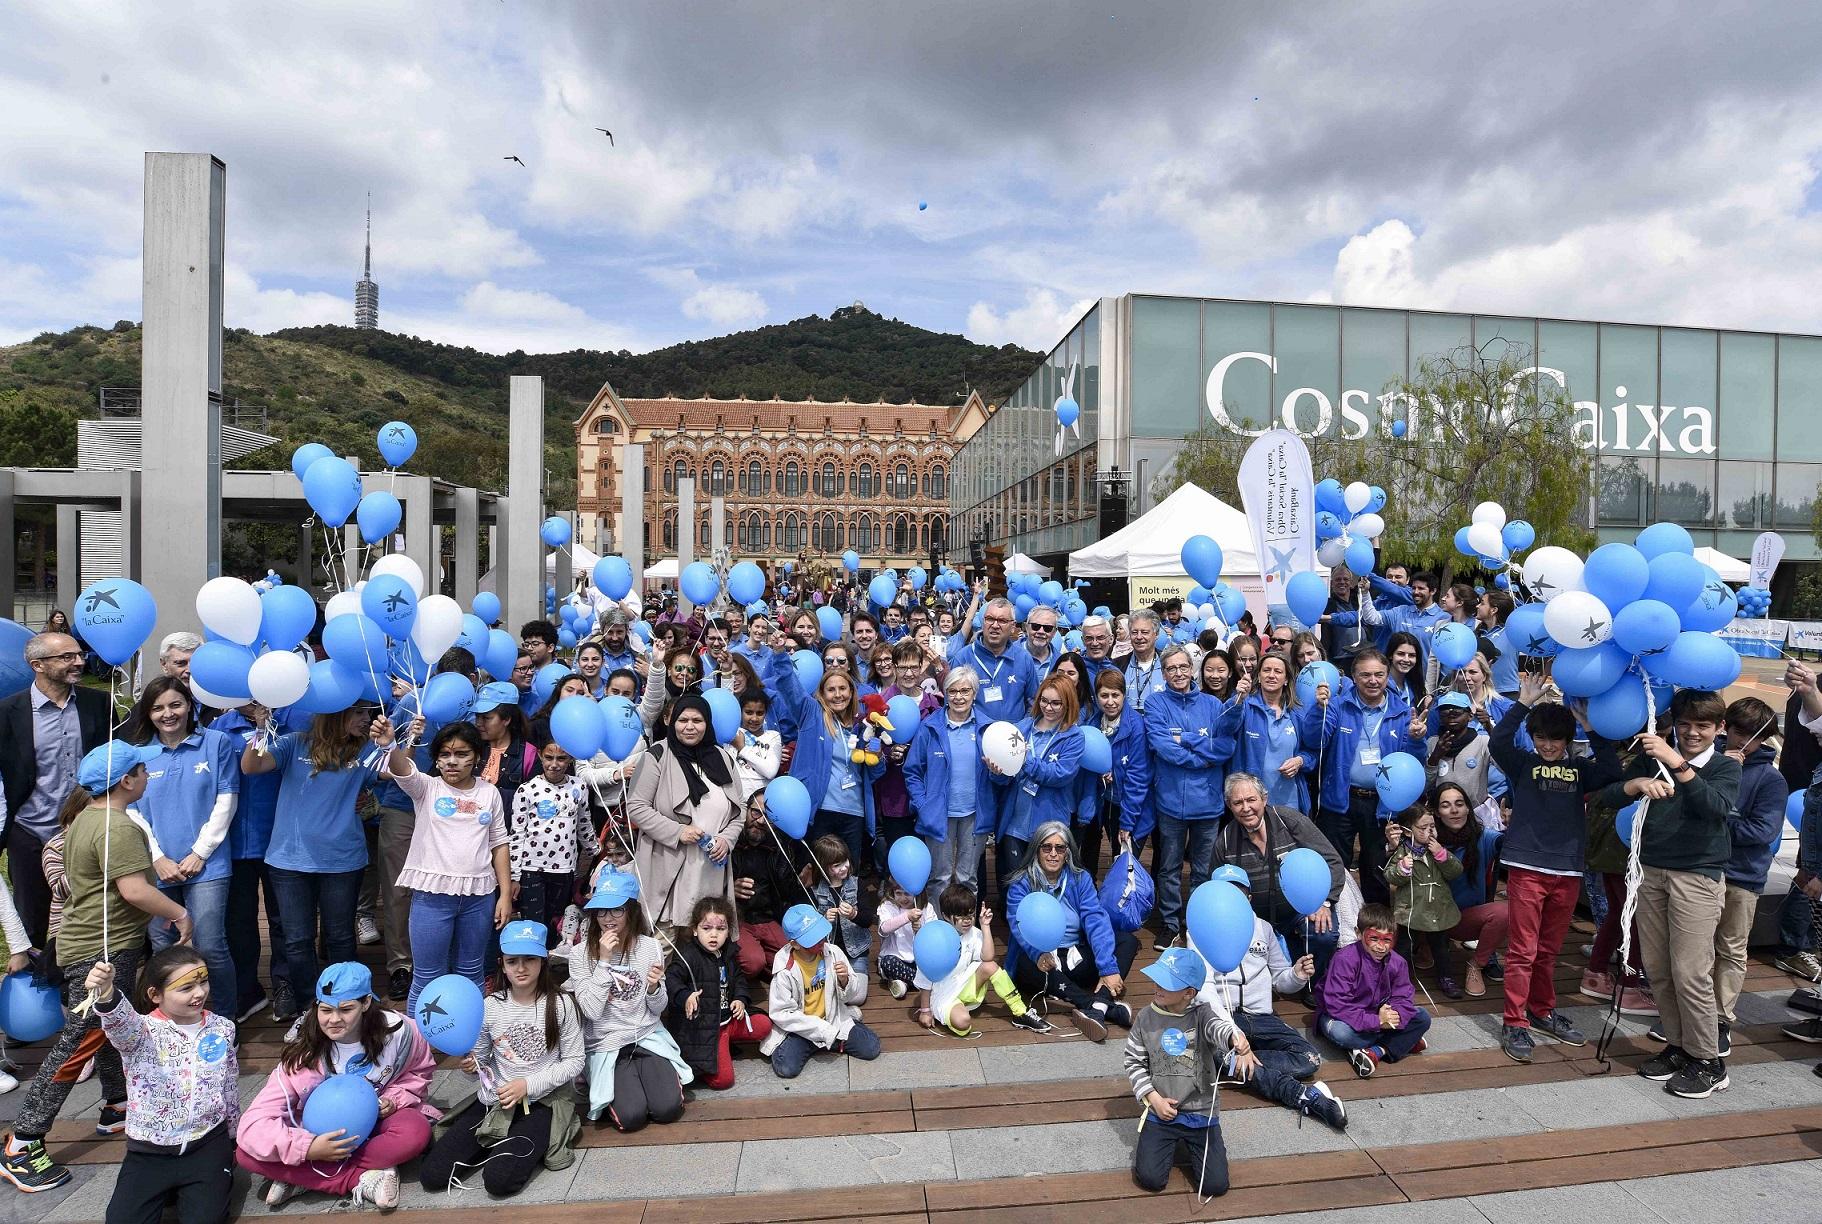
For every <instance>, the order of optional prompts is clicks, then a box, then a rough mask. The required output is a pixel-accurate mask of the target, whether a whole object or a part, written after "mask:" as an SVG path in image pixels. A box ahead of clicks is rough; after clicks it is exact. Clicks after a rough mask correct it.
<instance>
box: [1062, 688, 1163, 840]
mask: <svg viewBox="0 0 1822 1224" xmlns="http://www.w3.org/2000/svg"><path fill="white" fill-rule="evenodd" d="M1082 725H1083V726H1084V727H1093V728H1095V729H1096V730H1099V729H1100V726H1101V712H1100V711H1099V710H1093V711H1091V712H1090V714H1089V716H1086V717H1084V718H1083V719H1082ZM1107 743H1108V746H1109V747H1110V748H1112V749H1113V784H1112V785H1111V786H1106V785H1103V784H1102V782H1101V778H1100V775H1098V774H1091V773H1089V772H1088V771H1087V770H1086V769H1084V770H1083V771H1082V772H1081V774H1080V775H1079V777H1078V778H1077V782H1076V787H1077V792H1078V804H1077V807H1076V818H1075V822H1076V824H1077V825H1078V826H1080V825H1085V824H1087V823H1089V822H1090V821H1092V820H1094V819H1095V818H1096V817H1097V816H1099V815H1100V811H1101V797H1102V796H1103V794H1105V795H1106V796H1107V797H1108V798H1111V799H1112V800H1113V801H1114V802H1115V803H1117V804H1119V806H1120V831H1121V832H1123V833H1130V834H1131V835H1132V836H1133V837H1135V838H1139V837H1149V836H1150V835H1151V831H1152V830H1153V829H1154V828H1156V827H1157V824H1158V820H1157V817H1156V816H1155V815H1153V813H1152V810H1151V748H1150V746H1149V745H1148V744H1147V743H1146V741H1145V720H1144V719H1143V718H1141V717H1139V712H1138V711H1137V710H1135V709H1133V708H1132V707H1131V706H1125V707H1123V708H1122V709H1121V710H1120V725H1119V727H1118V728H1116V729H1115V731H1114V733H1113V734H1112V735H1111V736H1109V737H1108V739H1107Z"/></svg>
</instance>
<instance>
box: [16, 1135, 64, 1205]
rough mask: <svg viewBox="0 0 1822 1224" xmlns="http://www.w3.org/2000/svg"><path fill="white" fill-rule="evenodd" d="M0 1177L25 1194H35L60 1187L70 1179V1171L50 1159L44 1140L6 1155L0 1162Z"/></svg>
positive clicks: (33, 1142) (36, 1141) (33, 1141)
mask: <svg viewBox="0 0 1822 1224" xmlns="http://www.w3.org/2000/svg"><path fill="white" fill-rule="evenodd" d="M0 1177H4V1178H6V1180H7V1181H9V1182H12V1183H13V1185H14V1186H16V1187H18V1188H19V1189H20V1190H23V1191H24V1192H25V1193H27V1194H37V1193H39V1192H40V1191H43V1190H55V1189H56V1188H57V1187H58V1186H61V1185H62V1184H63V1183H64V1182H66V1181H68V1180H69V1179H70V1171H69V1170H68V1169H66V1168H64V1167H63V1166H62V1165H60V1164H58V1163H57V1162H56V1161H54V1160H52V1159H51V1157H50V1153H49V1152H46V1151H45V1150H44V1140H42V1139H33V1140H32V1141H31V1142H29V1143H27V1144H26V1145H25V1147H24V1149H23V1150H21V1151H18V1152H12V1151H9V1152H7V1153H6V1158H5V1159H4V1160H0Z"/></svg>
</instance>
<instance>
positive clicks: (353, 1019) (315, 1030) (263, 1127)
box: [235, 961, 438, 1211]
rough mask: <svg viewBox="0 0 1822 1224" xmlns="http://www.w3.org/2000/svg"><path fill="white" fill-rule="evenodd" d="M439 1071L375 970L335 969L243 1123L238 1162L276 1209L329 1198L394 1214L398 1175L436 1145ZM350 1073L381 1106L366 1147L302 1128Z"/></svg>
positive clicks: (321, 981) (321, 982)
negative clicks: (307, 1194) (316, 1196)
mask: <svg viewBox="0 0 1822 1224" xmlns="http://www.w3.org/2000/svg"><path fill="white" fill-rule="evenodd" d="M435 1070H436V1055H435V1054H434V1053H433V1052H432V1051H431V1049H430V1044H429V1043H428V1042H427V1041H425V1040H424V1035H423V1034H422V1033H420V1032H419V1031H418V1026H417V1025H416V1024H415V1023H414V1022H413V1021H412V1020H411V1019H410V1018H409V1017H406V1016H403V1015H400V1014H399V1013H397V1012H391V1011H387V1010H386V1009H385V1008H384V1007H381V1006H380V1001H379V999H377V998H375V997H374V994H373V977H372V975H371V974H370V973H368V971H367V967H366V966H365V965H362V964H358V963H356V962H353V961H344V962H342V963H341V964H339V965H330V966H329V967H328V968H327V969H325V970H323V972H322V976H321V977H319V978H317V981H316V1006H315V1007H313V1008H311V1009H310V1010H309V1011H307V1012H305V1013H304V1015H303V1018H302V1019H300V1020H299V1021H298V1023H297V1027H296V1028H294V1029H293V1030H292V1031H291V1036H290V1037H289V1038H288V1039H287V1040H286V1042H285V1049H284V1053H283V1054H282V1055H280V1057H279V1061H278V1066H277V1067H276V1068H274V1069H273V1071H272V1075H271V1078H269V1079H267V1080H266V1084H265V1087H263V1088H261V1089H260V1090H259V1095H258V1096H256V1097H254V1098H253V1103H252V1104H250V1105H248V1106H247V1110H246V1113H245V1114H244V1115H242V1117H241V1120H240V1134H239V1137H238V1138H239V1148H238V1151H237V1152H236V1154H235V1155H236V1159H238V1160H239V1161H240V1166H241V1168H243V1169H246V1170H248V1171H249V1172H252V1173H257V1174H259V1175H261V1176H263V1177H265V1178H267V1179H268V1180H269V1181H270V1183H271V1184H270V1185H269V1186H267V1187H266V1191H265V1200H266V1205H267V1206H268V1207H277V1206H279V1205H280V1204H282V1203H284V1202H285V1201H286V1200H288V1199H290V1198H292V1197H293V1196H294V1195H297V1194H301V1193H302V1192H304V1191H305V1190H322V1191H325V1192H326V1193H329V1194H337V1195H340V1194H348V1195H351V1196H352V1200H353V1202H354V1203H356V1204H357V1205H358V1204H359V1203H362V1202H369V1203H372V1204H373V1205H374V1206H376V1207H378V1208H380V1209H381V1210H382V1211H389V1210H391V1209H392V1208H394V1207H396V1206H398V1203H399V1172H398V1167H399V1166H400V1165H401V1164H404V1163H405V1162H406V1161H408V1160H411V1159H413V1158H414V1157H416V1156H418V1155H420V1154H421V1153H422V1152H423V1151H424V1149H425V1148H426V1147H428V1146H430V1123H431V1121H432V1120H433V1119H434V1118H436V1117H437V1116H438V1113H437V1111H436V1110H435V1109H434V1108H432V1107H431V1106H430V1105H429V1104H427V1103H426V1102H425V1099H424V1098H425V1095H426V1094H427V1093H428V1092H429V1090H430V1076H431V1073H432V1072H434V1071H435ZM348 1072H354V1073H357V1074H360V1075H364V1076H366V1077H367V1079H368V1081H369V1082H371V1083H372V1084H373V1086H374V1089H375V1090H376V1091H377V1092H378V1093H379V1098H380V1120H379V1124H378V1125H377V1126H375V1127H374V1129H373V1134H372V1135H370V1136H369V1137H368V1139H367V1142H366V1143H364V1144H361V1145H360V1146H358V1147H357V1146H355V1141H354V1139H353V1138H352V1137H350V1138H342V1137H341V1132H340V1131H331V1132H329V1133H327V1134H322V1135H313V1134H311V1133H310V1132H309V1131H307V1130H305V1129H304V1128H303V1127H302V1126H301V1125H300V1123H299V1120H300V1119H301V1118H302V1117H303V1113H304V1101H305V1099H306V1098H308V1097H309V1095H310V1091H311V1089H313V1088H315V1087H316V1086H317V1085H318V1084H320V1083H321V1082H322V1081H323V1080H324V1079H325V1078H326V1077H327V1076H330V1075H339V1074H344V1073H348Z"/></svg>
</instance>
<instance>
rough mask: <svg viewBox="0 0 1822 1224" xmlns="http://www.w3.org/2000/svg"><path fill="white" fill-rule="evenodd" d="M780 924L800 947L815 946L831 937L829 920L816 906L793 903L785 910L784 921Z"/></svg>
mask: <svg viewBox="0 0 1822 1224" xmlns="http://www.w3.org/2000/svg"><path fill="white" fill-rule="evenodd" d="M779 925H780V926H782V927H784V933H785V935H786V936H788V937H789V938H790V940H791V942H792V943H794V944H796V945H797V946H798V947H800V948H813V947H815V946H816V945H817V944H819V943H821V942H822V941H823V940H825V939H827V938H828V937H829V920H828V919H827V918H825V917H823V916H822V914H820V913H819V912H817V910H816V908H815V907H814V906H809V905H793V906H792V907H791V908H790V909H788V910H786V911H785V912H784V921H783V922H781V923H780V924H779Z"/></svg>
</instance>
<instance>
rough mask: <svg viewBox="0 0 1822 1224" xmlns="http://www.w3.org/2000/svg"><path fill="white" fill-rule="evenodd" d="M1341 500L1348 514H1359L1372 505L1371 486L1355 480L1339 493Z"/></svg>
mask: <svg viewBox="0 0 1822 1224" xmlns="http://www.w3.org/2000/svg"><path fill="white" fill-rule="evenodd" d="M1341 500H1342V502H1343V503H1345V504H1346V506H1347V508H1348V513H1350V514H1359V513H1360V512H1361V511H1362V510H1365V509H1366V508H1367V507H1368V506H1370V505H1372V504H1373V486H1372V485H1370V484H1368V483H1366V482H1365V481H1364V480H1356V481H1355V482H1354V483H1353V484H1351V485H1349V486H1348V487H1347V488H1345V489H1343V490H1342V491H1341Z"/></svg>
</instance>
